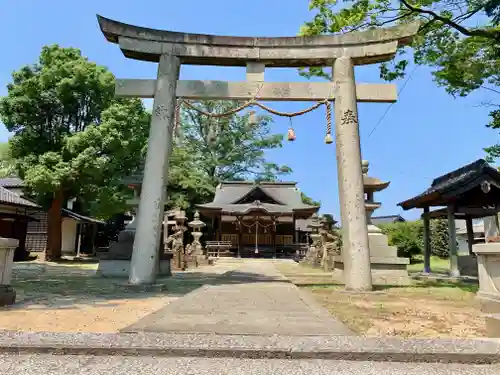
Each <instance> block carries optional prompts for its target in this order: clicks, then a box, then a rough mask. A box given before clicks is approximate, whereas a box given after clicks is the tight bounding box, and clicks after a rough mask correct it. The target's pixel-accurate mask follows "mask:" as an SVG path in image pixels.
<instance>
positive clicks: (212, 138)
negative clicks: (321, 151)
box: [180, 93, 333, 145]
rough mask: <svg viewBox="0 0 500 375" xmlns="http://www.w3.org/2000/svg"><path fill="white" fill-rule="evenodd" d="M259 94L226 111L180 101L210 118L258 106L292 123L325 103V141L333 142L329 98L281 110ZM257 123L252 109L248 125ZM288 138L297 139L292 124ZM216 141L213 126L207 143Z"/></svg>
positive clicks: (327, 142) (291, 140)
mask: <svg viewBox="0 0 500 375" xmlns="http://www.w3.org/2000/svg"><path fill="white" fill-rule="evenodd" d="M257 96H258V93H257V94H256V95H255V97H254V98H253V99H251V100H249V101H248V102H246V103H243V104H242V105H240V106H238V107H237V108H233V109H232V110H229V111H227V112H224V113H209V112H206V111H203V110H201V109H199V108H197V107H196V106H195V105H193V104H192V103H191V102H189V101H188V100H184V99H180V103H181V104H184V105H185V106H186V107H188V108H190V109H193V110H195V111H197V112H198V113H200V114H202V115H204V116H207V117H210V118H221V117H229V116H232V115H235V114H236V113H238V112H240V111H242V110H244V109H245V108H249V107H252V106H257V107H260V108H261V109H263V110H264V111H267V112H269V113H271V114H273V115H277V116H282V117H288V118H289V119H290V123H291V121H292V117H295V116H301V115H304V114H306V113H309V112H312V111H314V110H315V109H317V108H319V107H320V106H322V105H325V106H326V121H327V125H326V136H325V143H326V144H331V143H333V138H332V134H331V132H332V114H331V112H332V110H331V104H330V102H329V101H328V99H324V100H321V101H318V102H317V103H316V104H314V105H312V106H311V107H309V108H306V109H304V110H302V111H298V112H281V111H277V110H275V109H272V108H270V107H268V106H266V105H264V104H262V103H259V102H258V101H257ZM255 125H258V119H257V116H256V115H255V111H251V112H250V117H249V119H248V126H249V127H250V126H255ZM287 138H288V141H290V142H293V141H295V139H296V138H297V136H296V134H295V130H294V128H293V127H292V126H290V128H289V129H288V137H287ZM216 142H217V135H216V134H215V131H214V130H213V128H211V129H210V130H209V132H208V134H207V143H208V144H209V145H215V143H216Z"/></svg>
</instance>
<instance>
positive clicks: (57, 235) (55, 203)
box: [45, 190, 64, 261]
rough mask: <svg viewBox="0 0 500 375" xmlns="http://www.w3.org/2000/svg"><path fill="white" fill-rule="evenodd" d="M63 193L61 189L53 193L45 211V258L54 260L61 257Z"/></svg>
mask: <svg viewBox="0 0 500 375" xmlns="http://www.w3.org/2000/svg"><path fill="white" fill-rule="evenodd" d="M63 202H64V193H63V191H62V190H60V191H57V192H56V193H55V194H54V198H53V199H52V202H51V203H50V208H49V211H48V213H47V249H46V251H45V260H49V261H55V260H59V259H61V246H62V230H61V226H62V211H61V210H62V208H63Z"/></svg>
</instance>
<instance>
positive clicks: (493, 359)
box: [0, 331, 500, 373]
mask: <svg viewBox="0 0 500 375" xmlns="http://www.w3.org/2000/svg"><path fill="white" fill-rule="evenodd" d="M0 353H2V354H7V353H8V354H10V357H12V358H15V359H16V361H17V362H19V357H17V356H12V355H11V354H39V355H40V354H58V355H61V354H65V355H92V356H102V355H112V356H136V357H150V356H155V357H191V358H215V359H217V360H220V358H239V359H244V358H253V359H276V358H281V359H296V360H305V359H315V360H348V361H370V362H371V361H376V362H393V363H392V364H391V366H394V365H395V364H394V362H407V363H415V362H433V363H437V362H441V363H461V364H492V363H496V364H498V363H500V355H499V354H498V353H500V341H499V340H493V339H489V340H488V339H485V340H478V339H454V338H450V339H400V338H387V337H377V338H370V337H356V336H293V337H292V336H280V335H273V336H260V335H213V334H171V333H169V334H158V333H142V334H120V333H48V332H13V331H4V332H1V333H0ZM21 362H22V361H21ZM0 366H1V365H0ZM333 373H335V372H333ZM384 373H390V372H384ZM438 373H445V372H438Z"/></svg>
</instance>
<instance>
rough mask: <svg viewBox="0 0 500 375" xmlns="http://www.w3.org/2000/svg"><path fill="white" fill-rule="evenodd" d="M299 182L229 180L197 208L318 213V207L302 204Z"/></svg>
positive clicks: (230, 210) (226, 210)
mask: <svg viewBox="0 0 500 375" xmlns="http://www.w3.org/2000/svg"><path fill="white" fill-rule="evenodd" d="M296 184H297V183H296V182H258V183H256V182H253V181H226V182H222V183H221V184H220V185H219V186H217V188H216V191H215V197H214V200H213V201H212V202H211V203H207V204H201V205H198V208H200V209H202V210H203V209H205V210H216V211H222V212H224V213H230V214H236V213H241V214H245V213H248V212H251V211H259V210H260V211H263V212H267V213H270V214H271V213H277V214H278V213H282V214H287V213H293V212H296V211H304V210H305V211H312V212H316V211H317V210H319V206H312V205H309V204H305V203H302V197H301V194H300V190H299V189H298V188H297V186H296Z"/></svg>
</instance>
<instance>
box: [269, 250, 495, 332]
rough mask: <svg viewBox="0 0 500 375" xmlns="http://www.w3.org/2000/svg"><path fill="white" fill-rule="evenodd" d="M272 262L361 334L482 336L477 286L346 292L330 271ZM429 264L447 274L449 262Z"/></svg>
mask: <svg viewBox="0 0 500 375" xmlns="http://www.w3.org/2000/svg"><path fill="white" fill-rule="evenodd" d="M275 266H276V268H278V270H280V271H281V272H282V273H283V274H284V275H285V276H286V277H288V278H289V279H290V280H291V281H292V282H293V283H294V284H296V285H297V286H299V287H302V289H303V290H305V291H307V292H308V293H310V294H312V296H313V297H315V299H316V300H317V301H318V302H319V303H320V304H322V305H323V306H324V307H325V308H326V309H327V310H328V311H329V312H330V313H331V314H332V315H334V316H335V317H337V318H338V319H340V320H341V321H342V322H344V324H346V325H347V326H348V327H349V328H351V329H352V330H353V331H355V332H356V333H358V334H360V335H365V336H397V337H433V338H438V337H463V338H473V337H484V336H485V322H484V319H483V318H482V317H481V313H480V311H479V308H478V307H477V306H476V301H475V294H476V292H477V289H478V286H477V284H473V283H465V282H451V281H449V282H445V281H435V280H425V281H413V284H412V285H411V286H408V287H389V286H379V287H375V291H374V292H372V293H348V292H346V291H345V290H344V286H343V285H334V282H333V280H332V276H331V274H330V273H325V272H322V271H321V270H319V269H314V268H311V267H307V266H304V265H299V264H293V263H289V264H288V263H287V264H276V265H275ZM431 267H432V270H433V271H434V272H442V273H447V272H448V268H449V267H448V260H447V259H440V258H437V257H432V258H431ZM409 270H410V271H414V272H418V271H421V270H423V263H417V264H412V265H411V266H410V267H409ZM306 285H307V286H306Z"/></svg>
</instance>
